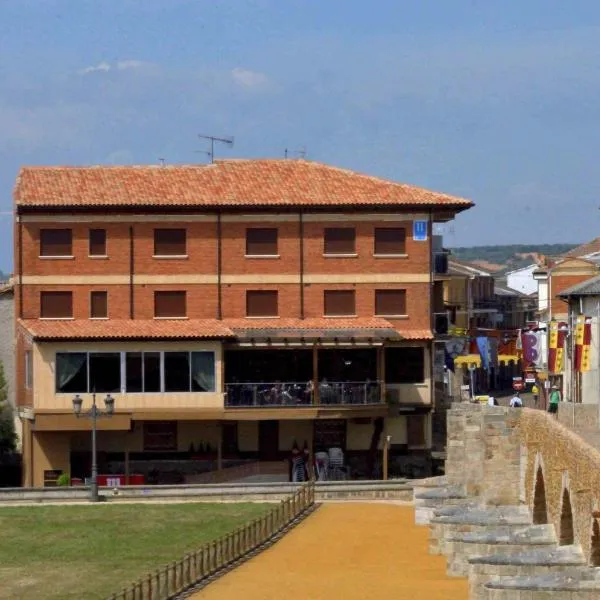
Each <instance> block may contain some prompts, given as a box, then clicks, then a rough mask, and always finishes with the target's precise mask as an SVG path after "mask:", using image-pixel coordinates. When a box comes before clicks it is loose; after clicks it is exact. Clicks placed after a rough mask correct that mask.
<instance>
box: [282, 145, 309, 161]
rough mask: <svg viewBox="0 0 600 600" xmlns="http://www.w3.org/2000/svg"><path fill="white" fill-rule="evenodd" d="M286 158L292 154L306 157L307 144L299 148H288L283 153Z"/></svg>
mask: <svg viewBox="0 0 600 600" xmlns="http://www.w3.org/2000/svg"><path fill="white" fill-rule="evenodd" d="M283 155H284V157H285V158H288V157H289V156H290V155H293V156H298V157H300V158H302V159H304V158H306V146H302V147H300V148H299V149H298V150H288V149H287V148H286V149H285V150H284V153H283Z"/></svg>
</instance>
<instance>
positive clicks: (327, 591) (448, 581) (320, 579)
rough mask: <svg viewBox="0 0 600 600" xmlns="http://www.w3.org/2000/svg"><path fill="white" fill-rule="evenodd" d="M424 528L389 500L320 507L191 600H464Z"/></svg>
mask: <svg viewBox="0 0 600 600" xmlns="http://www.w3.org/2000/svg"><path fill="white" fill-rule="evenodd" d="M428 535H429V529H428V528H427V527H416V526H415V525H414V510H413V508H412V507H408V506H398V505H394V504H364V503H356V504H354V503H347V504H324V505H323V506H321V507H320V508H319V509H318V510H317V511H316V512H315V513H313V514H312V515H311V516H310V517H308V518H307V519H306V520H305V521H304V522H303V523H301V524H300V525H299V526H297V527H296V528H295V529H293V530H292V531H291V532H290V533H289V534H288V535H286V536H285V537H284V538H283V539H282V540H280V541H279V542H277V543H276V544H275V545H274V546H272V547H271V548H269V549H268V550H266V551H265V552H262V553H261V554H259V555H258V556H257V557H255V558H253V559H252V560H250V561H248V562H247V563H244V564H243V565H241V566H240V567H238V568H237V569H235V570H234V571H232V572H231V573H229V574H227V575H225V576H224V577H222V578H221V579H218V580H217V581H216V582H215V583H212V584H210V585H208V586H207V587H206V588H205V589H204V590H202V591H201V592H199V593H197V594H196V595H195V596H193V598H194V600H234V599H235V600H238V599H239V598H243V599H244V600H281V599H282V598H284V599H285V598H287V599H289V600H293V599H296V598H298V599H302V600H338V599H339V600H375V599H376V598H377V599H380V598H385V599H387V598H393V599H394V600H416V599H418V598H427V600H466V599H467V597H468V586H467V580H466V579H462V578H449V577H447V576H446V562H445V558H444V557H441V556H430V555H429V554H428V553H427V538H428Z"/></svg>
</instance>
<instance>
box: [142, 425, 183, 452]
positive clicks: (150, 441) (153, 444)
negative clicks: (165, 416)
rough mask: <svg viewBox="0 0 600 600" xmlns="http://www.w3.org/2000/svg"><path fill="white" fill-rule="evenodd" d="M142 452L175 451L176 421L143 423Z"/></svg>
mask: <svg viewBox="0 0 600 600" xmlns="http://www.w3.org/2000/svg"><path fill="white" fill-rule="evenodd" d="M144 450H177V421H146V422H144Z"/></svg>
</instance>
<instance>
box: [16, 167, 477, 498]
mask: <svg viewBox="0 0 600 600" xmlns="http://www.w3.org/2000/svg"><path fill="white" fill-rule="evenodd" d="M471 205H472V204H471V202H470V201H467V200H463V199H460V198H454V197H451V196H446V195H444V194H437V193H433V192H429V191H426V190H422V189H419V188H414V187H410V186H406V185H403V184H397V183H393V182H389V181H385V180H380V179H376V178H374V177H369V176H364V175H359V174H356V173H353V172H351V171H347V170H342V169H337V168H334V167H329V166H326V165H322V164H319V163H313V162H309V161H300V160H285V161H281V160H239V161H237V160H236V161H219V162H216V163H215V164H212V165H207V166H190V167H176V166H173V167H105V168H103V167H92V168H25V169H23V170H22V171H21V173H20V175H19V178H18V181H17V184H16V188H15V284H16V285H15V295H16V296H15V297H16V306H17V324H16V347H17V352H16V373H17V388H16V389H17V404H18V406H19V409H20V414H21V417H22V420H23V426H24V433H23V454H24V473H25V475H24V483H25V485H36V486H39V485H43V484H44V482H47V481H49V480H51V479H52V478H54V477H55V476H56V474H57V473H59V472H65V473H70V474H71V475H72V476H78V477H85V476H87V475H89V465H90V447H89V437H90V436H89V427H90V425H89V422H87V421H86V420H84V419H77V418H76V417H75V415H74V414H73V409H72V401H73V398H74V396H76V395H79V396H80V397H81V398H83V401H84V407H85V406H88V407H89V406H90V402H91V398H92V396H93V394H96V395H97V397H98V402H100V403H101V402H102V399H103V398H104V397H105V396H106V395H107V394H110V395H111V396H112V397H113V398H114V399H115V414H114V416H113V417H112V418H110V419H102V420H100V421H99V437H98V447H99V451H100V453H101V464H100V470H101V471H102V470H105V471H107V470H109V469H113V470H114V469H115V468H117V469H118V467H115V465H119V466H120V465H121V464H122V462H123V461H127V460H132V461H134V462H135V461H136V460H137V461H138V466H139V465H141V464H142V462H143V461H146V462H148V461H150V462H152V461H153V460H155V461H161V460H162V461H165V460H170V459H172V460H178V461H183V462H185V461H186V459H187V458H189V457H190V456H193V455H194V454H198V453H204V454H205V455H207V456H208V455H213V454H214V456H215V457H216V461H217V462H216V464H217V466H218V467H220V466H222V465H223V464H224V463H226V462H227V461H235V460H246V459H254V460H262V461H277V460H281V459H282V458H285V457H287V456H289V454H290V451H291V449H292V447H293V445H294V444H297V445H298V446H300V447H302V446H304V445H306V447H307V448H308V449H309V451H310V452H318V451H326V450H327V449H328V448H330V447H339V448H342V450H343V451H344V452H345V456H346V458H347V460H348V461H349V462H350V461H352V460H353V461H354V464H355V465H356V470H357V471H360V470H361V469H363V468H366V467H363V466H361V465H363V464H364V463H365V461H366V463H367V464H368V463H369V458H370V459H371V462H372V459H373V453H374V452H376V451H377V448H378V447H379V446H380V444H381V441H382V439H383V436H384V435H385V436H390V440H391V451H392V455H394V453H395V454H397V455H406V454H410V453H417V454H418V453H422V454H426V453H427V451H428V449H429V448H430V446H431V415H430V413H431V407H432V398H433V385H432V372H433V364H432V354H433V352H432V348H433V334H432V316H433V312H432V306H433V305H434V302H435V299H434V297H433V296H434V276H433V264H432V263H433V261H432V256H433V252H432V241H431V240H432V236H431V231H432V225H433V223H435V222H445V221H448V220H450V219H452V218H454V216H455V215H456V213H457V212H459V211H462V210H465V209H467V208H469V207H470V206H471ZM119 468H120V467H119ZM140 468H141V467H140ZM367 474H368V473H367Z"/></svg>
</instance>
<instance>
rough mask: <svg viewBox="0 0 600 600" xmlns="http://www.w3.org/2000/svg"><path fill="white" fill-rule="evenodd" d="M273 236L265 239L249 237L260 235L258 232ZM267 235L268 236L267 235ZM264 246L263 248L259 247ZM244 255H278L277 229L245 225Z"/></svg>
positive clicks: (252, 256)
mask: <svg viewBox="0 0 600 600" xmlns="http://www.w3.org/2000/svg"><path fill="white" fill-rule="evenodd" d="M267 232H268V233H269V235H271V236H273V234H274V239H270V240H267V241H265V240H264V239H262V240H261V239H250V238H251V237H252V236H257V237H260V235H259V234H261V233H262V234H263V235H265V234H266V233H267ZM267 237H268V236H267ZM261 246H265V248H261ZM245 256H247V257H250V258H254V257H257V256H266V257H272V258H273V257H278V256H279V230H278V229H277V227H247V228H246V250H245Z"/></svg>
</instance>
